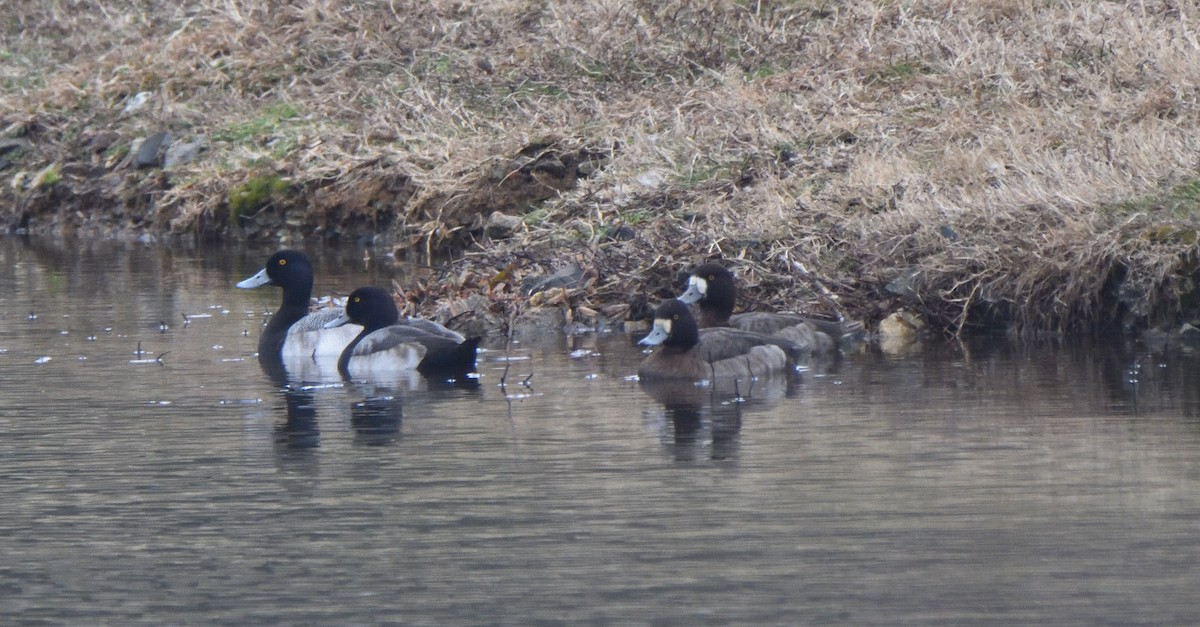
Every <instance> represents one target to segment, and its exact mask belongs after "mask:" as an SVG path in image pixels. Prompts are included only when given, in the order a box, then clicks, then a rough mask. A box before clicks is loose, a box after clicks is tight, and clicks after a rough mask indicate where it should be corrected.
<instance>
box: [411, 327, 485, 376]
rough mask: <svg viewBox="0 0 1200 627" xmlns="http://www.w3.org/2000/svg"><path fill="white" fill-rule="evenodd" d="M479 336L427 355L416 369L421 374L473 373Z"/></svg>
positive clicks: (480, 338)
mask: <svg viewBox="0 0 1200 627" xmlns="http://www.w3.org/2000/svg"><path fill="white" fill-rule="evenodd" d="M482 339H483V338H482V337H480V336H475V337H469V338H467V339H465V340H463V341H462V342H460V343H459V344H458V345H457V346H455V347H454V348H453V349H451V350H448V351H445V352H439V353H437V354H430V355H428V356H427V357H426V358H425V360H424V361H422V362H421V365H420V367H419V368H418V369H419V370H420V371H421V373H422V374H429V373H437V374H451V375H457V374H466V373H468V372H474V371H475V355H476V353H477V351H478V349H479V342H480V340H482Z"/></svg>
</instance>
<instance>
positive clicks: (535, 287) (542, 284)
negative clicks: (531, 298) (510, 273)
mask: <svg viewBox="0 0 1200 627" xmlns="http://www.w3.org/2000/svg"><path fill="white" fill-rule="evenodd" d="M581 278H583V270H582V269H580V267H579V266H577V265H575V264H573V263H572V264H569V265H567V267H565V268H563V269H561V270H559V271H558V272H555V273H554V274H552V275H550V276H548V277H545V278H540V277H531V278H530V279H527V280H526V281H525V282H524V286H523V287H524V288H525V294H526V295H532V294H537V293H538V292H544V291H546V290H548V289H553V288H556V287H575V286H577V285H579V279H581Z"/></svg>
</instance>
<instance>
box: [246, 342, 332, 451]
mask: <svg viewBox="0 0 1200 627" xmlns="http://www.w3.org/2000/svg"><path fill="white" fill-rule="evenodd" d="M258 365H259V366H260V367H261V368H262V371H263V374H265V375H267V378H268V379H269V380H270V381H271V383H272V384H274V385H275V387H276V389H277V390H279V393H280V394H281V395H282V396H283V406H284V411H285V419H284V421H283V423H282V424H278V425H276V426H275V446H276V447H278V448H282V449H314V448H317V447H319V446H320V445H321V429H320V427H319V426H318V424H317V403H316V397H315V396H314V395H313V392H312V387H311V386H308V385H305V384H304V383H303V382H302V381H300V380H299V379H296V378H294V377H292V376H290V375H289V373H288V369H287V368H286V367H285V366H284V364H283V361H282V360H280V359H279V356H278V355H275V356H273V357H272V356H267V357H265V358H264V356H263V355H262V354H261V353H260V354H259V356H258Z"/></svg>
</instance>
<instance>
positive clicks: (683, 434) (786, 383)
mask: <svg viewBox="0 0 1200 627" xmlns="http://www.w3.org/2000/svg"><path fill="white" fill-rule="evenodd" d="M789 379H790V378H789V377H775V378H770V379H766V380H758V381H755V382H754V383H753V385H750V384H742V383H741V382H739V383H738V385H736V386H733V385H721V386H718V387H717V388H716V389H714V388H711V387H707V386H698V385H696V384H694V383H692V382H689V381H641V382H640V386H641V388H642V390H643V391H644V392H646V394H648V395H650V397H651V398H653V399H654V400H656V401H658V402H659V403H661V404H662V407H663V417H664V419H665V421H664V424H663V429H664V430H666V432H665V433H664V434H663V436H664V437H663V442H664V445H665V446H666V447H667V448H668V449H669V450H670V451H671V453H672V456H673V458H674V459H675V461H695V460H697V459H701V458H703V457H707V458H709V459H712V460H713V461H730V460H736V459H737V457H738V450H739V443H740V435H741V430H742V420H743V416H744V415H745V414H746V413H747V412H750V411H753V410H754V409H756V408H757V409H765V408H768V407H772V406H774V405H775V404H776V403H777V402H778V401H779V399H781V398H783V397H785V396H788V395H791V394H794V393H796V392H795V390H796V387H797V386H796V382H795V381H790V380H789ZM727 388H728V389H727ZM743 388H744V389H743Z"/></svg>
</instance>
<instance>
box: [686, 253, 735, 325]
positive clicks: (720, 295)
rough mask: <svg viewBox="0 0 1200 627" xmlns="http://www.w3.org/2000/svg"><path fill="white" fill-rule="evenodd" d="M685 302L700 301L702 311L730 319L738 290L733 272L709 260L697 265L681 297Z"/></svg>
mask: <svg viewBox="0 0 1200 627" xmlns="http://www.w3.org/2000/svg"><path fill="white" fill-rule="evenodd" d="M679 300H681V301H683V302H685V303H700V309H701V311H704V312H705V313H706V314H707V313H708V312H709V311H712V313H713V314H715V315H717V316H723V317H724V318H725V319H726V320H728V318H729V316H730V315H731V314H733V306H734V304H735V303H736V301H737V291H736V288H735V287H734V284H733V273H732V272H730V271H729V269H728V268H726V267H725V266H723V265H721V264H719V263H715V262H708V263H703V264H700V265H698V266H696V268H695V269H693V270H692V273H691V275H690V276H688V286H687V291H685V292H684V293H683V295H681V296H680V297H679Z"/></svg>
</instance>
